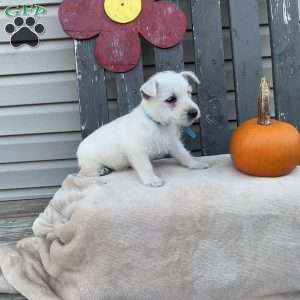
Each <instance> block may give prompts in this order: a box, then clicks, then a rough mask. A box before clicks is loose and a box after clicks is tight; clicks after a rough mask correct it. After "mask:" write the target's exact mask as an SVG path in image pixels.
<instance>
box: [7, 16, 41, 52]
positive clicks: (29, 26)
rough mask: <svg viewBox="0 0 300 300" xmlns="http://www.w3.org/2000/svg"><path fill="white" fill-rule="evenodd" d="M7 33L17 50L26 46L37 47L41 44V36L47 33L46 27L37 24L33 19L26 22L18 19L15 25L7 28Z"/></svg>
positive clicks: (29, 18) (10, 24) (11, 24)
mask: <svg viewBox="0 0 300 300" xmlns="http://www.w3.org/2000/svg"><path fill="white" fill-rule="evenodd" d="M5 31H6V32H7V33H8V34H10V35H11V38H10V43H11V45H12V46H13V47H15V48H17V47H19V46H21V45H24V44H26V45H29V46H31V47H35V46H37V45H38V43H39V35H40V34H42V33H44V32H45V27H44V25H42V24H36V22H35V19H34V18H33V17H28V18H26V20H25V19H23V18H22V17H17V18H15V20H14V23H9V24H7V25H6V26H5Z"/></svg>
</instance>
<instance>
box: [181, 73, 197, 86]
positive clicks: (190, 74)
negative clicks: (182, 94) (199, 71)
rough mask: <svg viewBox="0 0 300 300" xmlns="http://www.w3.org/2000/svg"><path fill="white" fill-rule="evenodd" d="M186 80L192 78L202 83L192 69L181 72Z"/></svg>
mask: <svg viewBox="0 0 300 300" xmlns="http://www.w3.org/2000/svg"><path fill="white" fill-rule="evenodd" d="M180 75H182V76H183V77H184V78H185V79H186V80H189V79H192V80H193V81H194V82H196V83H197V84H200V80H199V78H198V77H197V76H196V75H195V73H194V72H191V71H183V72H181V73H180Z"/></svg>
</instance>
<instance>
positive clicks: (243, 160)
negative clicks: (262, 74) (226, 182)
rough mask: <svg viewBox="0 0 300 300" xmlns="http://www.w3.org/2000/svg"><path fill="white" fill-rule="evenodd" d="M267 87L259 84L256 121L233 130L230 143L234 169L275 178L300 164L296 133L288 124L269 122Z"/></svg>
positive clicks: (263, 81)
mask: <svg viewBox="0 0 300 300" xmlns="http://www.w3.org/2000/svg"><path fill="white" fill-rule="evenodd" d="M269 94H270V93H269V87H268V83H267V81H266V79H265V78H263V79H262V81H261V84H260V95H259V97H258V118H255V119H250V120H248V121H246V122H244V123H242V124H241V126H240V127H239V128H237V129H236V130H235V132H234V133H233V135H232V137H231V140H230V153H231V158H232V161H233V164H234V166H235V167H236V168H237V169H238V170H240V171H241V172H243V173H246V174H250V175H254V176H262V177H277V176H282V175H285V174H288V173H289V172H291V171H292V170H293V169H294V168H295V167H296V166H297V164H298V163H299V162H300V134H299V132H298V130H297V129H296V128H295V127H294V126H292V125H291V124H289V123H286V122H282V121H276V120H271V117H270V108H269Z"/></svg>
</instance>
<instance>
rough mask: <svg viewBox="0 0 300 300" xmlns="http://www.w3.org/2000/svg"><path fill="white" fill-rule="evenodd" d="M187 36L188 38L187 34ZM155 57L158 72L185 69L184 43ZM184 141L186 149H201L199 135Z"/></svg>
mask: <svg viewBox="0 0 300 300" xmlns="http://www.w3.org/2000/svg"><path fill="white" fill-rule="evenodd" d="M172 2H174V3H176V4H177V5H179V6H183V5H182V3H180V1H178V0H173V1H172ZM185 8H186V10H187V11H190V7H189V4H186V5H185ZM185 36H187V34H186V35H185ZM185 39H186V37H185ZM154 57H155V67H156V72H161V71H167V70H172V71H176V72H180V71H182V70H183V69H184V53H183V44H182V43H180V44H178V45H177V46H175V47H173V48H170V49H159V48H154ZM198 131H199V128H198ZM183 141H184V144H185V145H186V147H187V148H188V149H190V150H191V149H192V148H197V149H200V148H201V145H200V140H199V135H197V137H196V139H195V140H192V139H191V137H189V136H188V135H186V134H184V135H183Z"/></svg>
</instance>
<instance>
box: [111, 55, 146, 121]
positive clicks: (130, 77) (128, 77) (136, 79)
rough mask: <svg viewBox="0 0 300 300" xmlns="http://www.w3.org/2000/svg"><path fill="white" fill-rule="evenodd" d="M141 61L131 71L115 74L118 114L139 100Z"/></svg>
mask: <svg viewBox="0 0 300 300" xmlns="http://www.w3.org/2000/svg"><path fill="white" fill-rule="evenodd" d="M143 78H144V74H143V62H142V59H140V62H139V63H138V65H137V66H136V67H135V68H134V69H133V70H131V71H129V72H126V73H119V74H117V75H116V84H117V93H118V104H119V112H120V115H125V114H127V113H129V112H130V111H132V110H133V108H135V107H136V106H137V105H139V103H140V102H141V96H140V90H139V87H140V86H141V85H142V83H143Z"/></svg>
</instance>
